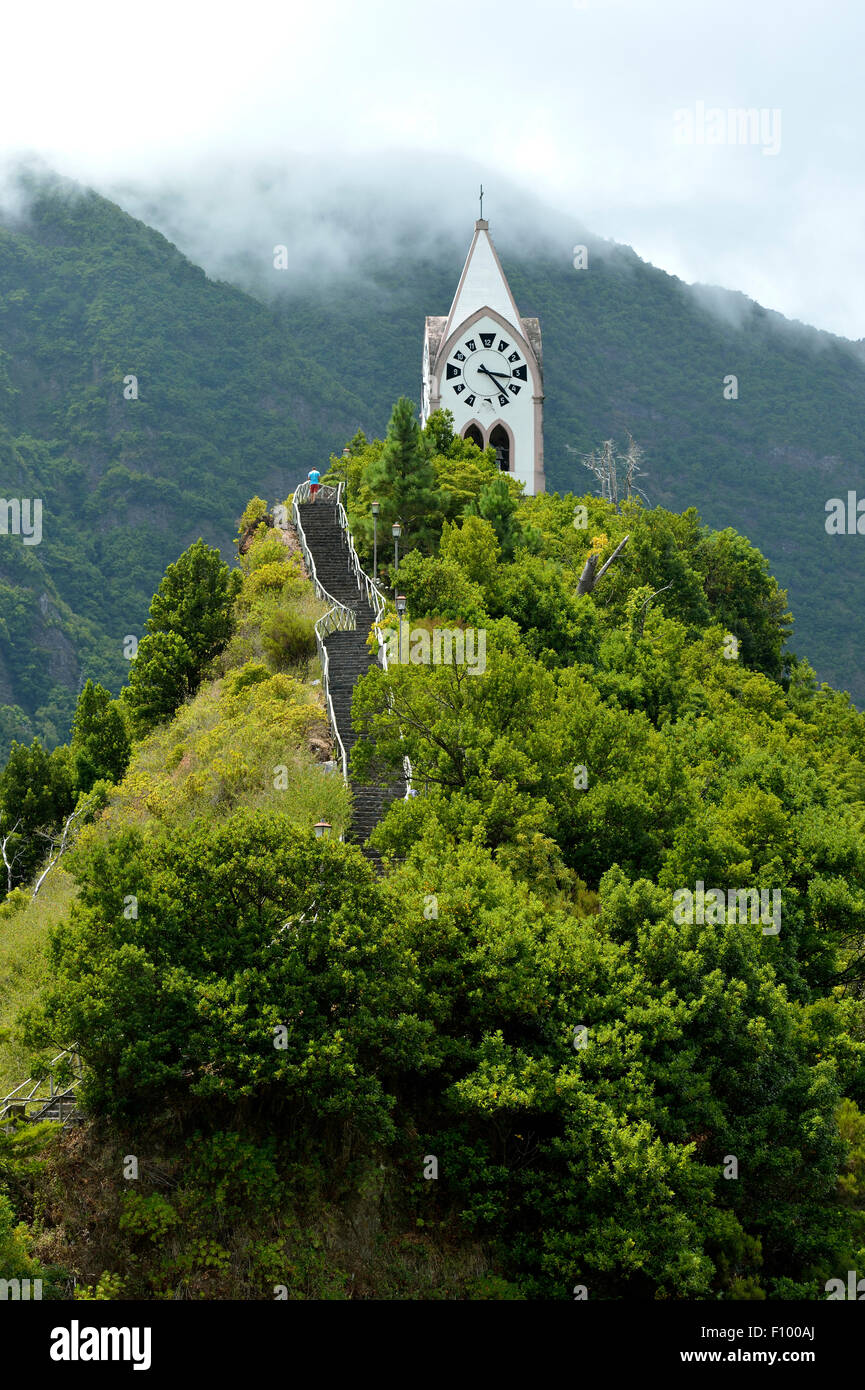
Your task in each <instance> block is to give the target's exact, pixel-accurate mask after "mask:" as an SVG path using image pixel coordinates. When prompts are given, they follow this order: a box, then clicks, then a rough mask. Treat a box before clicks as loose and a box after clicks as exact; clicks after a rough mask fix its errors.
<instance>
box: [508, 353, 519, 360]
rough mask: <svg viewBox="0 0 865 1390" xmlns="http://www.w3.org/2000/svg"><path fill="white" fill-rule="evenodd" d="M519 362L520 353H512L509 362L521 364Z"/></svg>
mask: <svg viewBox="0 0 865 1390" xmlns="http://www.w3.org/2000/svg"><path fill="white" fill-rule="evenodd" d="M519 360H520V354H519V353H518V352H512V353H511V355H510V357H509V358H508V361H509V362H519Z"/></svg>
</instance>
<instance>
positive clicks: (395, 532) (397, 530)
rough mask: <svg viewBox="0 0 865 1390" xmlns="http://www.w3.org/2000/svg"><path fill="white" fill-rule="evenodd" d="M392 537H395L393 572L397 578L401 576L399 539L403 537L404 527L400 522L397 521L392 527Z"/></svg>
mask: <svg viewBox="0 0 865 1390" xmlns="http://www.w3.org/2000/svg"><path fill="white" fill-rule="evenodd" d="M391 535H392V536H393V572H394V575H395V576H396V575H398V574H399V538H400V536H401V535H402V527H401V526H400V524H399V522H398V521H395V522H394V524H393V526H392V527H391Z"/></svg>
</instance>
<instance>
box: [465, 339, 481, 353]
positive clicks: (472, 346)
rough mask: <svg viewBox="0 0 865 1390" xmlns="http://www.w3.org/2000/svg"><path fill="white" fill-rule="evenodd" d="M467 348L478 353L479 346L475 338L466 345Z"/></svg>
mask: <svg viewBox="0 0 865 1390" xmlns="http://www.w3.org/2000/svg"><path fill="white" fill-rule="evenodd" d="M466 347H467V348H468V350H469V352H477V350H478V345H477V343H476V342H475V340H474V338H469V340H468V342H467V343H466Z"/></svg>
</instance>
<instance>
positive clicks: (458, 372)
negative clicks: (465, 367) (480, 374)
mask: <svg viewBox="0 0 865 1390" xmlns="http://www.w3.org/2000/svg"><path fill="white" fill-rule="evenodd" d="M462 374H463V371H462V367H454V366H453V365H452V364H451V363H450V362H448V378H447V379H448V381H450V379H451V377H455V376H462Z"/></svg>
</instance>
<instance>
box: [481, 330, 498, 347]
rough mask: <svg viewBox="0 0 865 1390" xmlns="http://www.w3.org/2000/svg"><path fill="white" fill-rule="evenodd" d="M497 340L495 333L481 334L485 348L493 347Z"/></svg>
mask: <svg viewBox="0 0 865 1390" xmlns="http://www.w3.org/2000/svg"><path fill="white" fill-rule="evenodd" d="M495 340H496V335H495V333H482V334H481V342H482V343H483V345H484V347H485V348H491V347H492V345H493V343H494V342H495Z"/></svg>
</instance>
